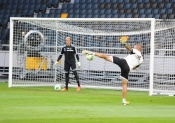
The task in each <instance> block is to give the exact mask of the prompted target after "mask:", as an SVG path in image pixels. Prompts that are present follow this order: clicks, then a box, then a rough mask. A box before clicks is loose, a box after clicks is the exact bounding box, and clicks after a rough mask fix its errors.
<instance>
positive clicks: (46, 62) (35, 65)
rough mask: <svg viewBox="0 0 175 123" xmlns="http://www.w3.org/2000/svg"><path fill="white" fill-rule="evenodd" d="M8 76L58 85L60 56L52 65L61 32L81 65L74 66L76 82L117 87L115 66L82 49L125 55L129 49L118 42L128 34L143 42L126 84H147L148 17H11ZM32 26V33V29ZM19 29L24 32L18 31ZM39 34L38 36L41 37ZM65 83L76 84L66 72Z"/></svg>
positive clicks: (61, 76) (16, 82)
mask: <svg viewBox="0 0 175 123" xmlns="http://www.w3.org/2000/svg"><path fill="white" fill-rule="evenodd" d="M13 23H14V28H13V51H12V53H13V77H12V86H36V85H39V86H47V85H54V84H56V83H60V84H64V83H65V76H64V57H63V58H62V62H61V64H60V65H58V67H55V66H54V62H55V61H56V59H57V57H58V55H59V52H60V51H61V48H62V47H63V46H64V45H65V38H66V37H67V36H69V37H71V38H72V43H73V44H74V45H75V46H76V48H77V52H78V54H79V56H80V61H81V64H82V67H80V68H78V67H77V71H78V74H79V77H80V83H81V85H82V86H90V87H97V88H115V89H121V79H120V68H119V67H118V66H117V65H115V64H113V63H110V62H107V61H105V60H103V59H100V58H97V57H95V59H94V60H93V61H88V60H87V59H86V56H85V55H83V54H82V53H81V52H82V50H90V51H92V52H100V53H105V54H107V55H112V56H117V57H126V56H127V54H128V53H129V52H128V51H127V50H126V49H125V48H124V47H123V46H122V45H121V44H120V41H119V38H120V36H122V35H128V36H129V41H128V44H129V45H130V46H131V47H134V45H135V44H137V43H139V44H142V45H143V55H144V62H143V64H142V65H141V66H140V67H139V68H138V69H137V70H135V71H131V72H130V75H129V82H128V88H129V89H133V90H148V89H149V61H150V37H151V33H150V32H151V21H150V20H148V21H146V20H145V21H143V20H140V21H139V20H137V21H127V20H122V21H121V20H120V21H117V20H115V21H114V20H113V21H110V20H109V21H94V20H92V21H72V22H71V21H51V20H48V21H45V20H44V21H41V20H35V21H34V20H13ZM35 31H37V32H35ZM22 32H25V34H26V35H28V37H27V36H26V35H25V36H22ZM42 35H43V36H42ZM70 83H71V84H70V85H75V86H76V85H77V83H76V81H75V78H74V75H73V74H72V72H70Z"/></svg>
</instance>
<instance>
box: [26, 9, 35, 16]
mask: <svg viewBox="0 0 175 123" xmlns="http://www.w3.org/2000/svg"><path fill="white" fill-rule="evenodd" d="M33 15H34V10H32V9H31V10H28V11H27V16H28V17H33Z"/></svg>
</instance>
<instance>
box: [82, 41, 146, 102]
mask: <svg viewBox="0 0 175 123" xmlns="http://www.w3.org/2000/svg"><path fill="white" fill-rule="evenodd" d="M121 43H122V44H123V45H124V46H125V48H126V49H127V50H129V51H130V54H129V55H128V56H127V57H125V58H119V57H115V56H108V55H106V54H102V53H93V52H91V51H87V50H84V51H83V52H82V53H83V54H89V55H94V56H97V57H99V58H103V59H105V60H107V61H109V62H113V63H114V64H117V65H118V66H119V67H120V68H121V78H122V88H123V89H122V103H123V105H128V104H129V102H128V101H126V96H127V82H128V74H129V72H130V70H135V69H136V68H137V67H139V66H140V65H141V63H142V62H143V56H142V54H141V52H142V45H140V44H137V45H135V46H134V48H133V49H132V48H131V47H130V46H129V45H127V44H126V42H121Z"/></svg>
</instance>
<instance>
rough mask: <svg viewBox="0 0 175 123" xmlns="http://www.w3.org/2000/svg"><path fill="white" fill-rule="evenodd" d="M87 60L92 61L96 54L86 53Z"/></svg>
mask: <svg viewBox="0 0 175 123" xmlns="http://www.w3.org/2000/svg"><path fill="white" fill-rule="evenodd" d="M86 58H87V60H89V61H92V60H93V59H94V55H86Z"/></svg>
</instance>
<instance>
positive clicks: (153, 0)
mask: <svg viewBox="0 0 175 123" xmlns="http://www.w3.org/2000/svg"><path fill="white" fill-rule="evenodd" d="M156 1H157V0H149V2H150V3H156Z"/></svg>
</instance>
